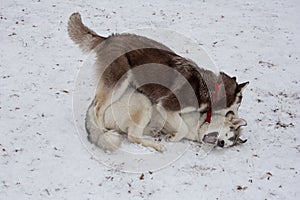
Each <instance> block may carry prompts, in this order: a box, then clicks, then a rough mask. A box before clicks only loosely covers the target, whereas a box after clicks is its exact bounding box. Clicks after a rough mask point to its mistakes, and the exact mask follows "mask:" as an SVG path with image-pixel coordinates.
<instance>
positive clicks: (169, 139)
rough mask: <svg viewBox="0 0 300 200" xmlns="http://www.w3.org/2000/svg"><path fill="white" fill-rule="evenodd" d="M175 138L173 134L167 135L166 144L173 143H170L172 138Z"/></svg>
mask: <svg viewBox="0 0 300 200" xmlns="http://www.w3.org/2000/svg"><path fill="white" fill-rule="evenodd" d="M174 137H175V134H174V133H169V134H167V136H166V141H167V142H173V141H172V138H174Z"/></svg>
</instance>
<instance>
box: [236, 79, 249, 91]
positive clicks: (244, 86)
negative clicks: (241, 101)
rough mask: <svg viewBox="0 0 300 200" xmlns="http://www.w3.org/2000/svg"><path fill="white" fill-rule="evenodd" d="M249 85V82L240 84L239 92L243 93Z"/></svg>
mask: <svg viewBox="0 0 300 200" xmlns="http://www.w3.org/2000/svg"><path fill="white" fill-rule="evenodd" d="M248 84H249V81H247V82H244V83H241V84H239V85H238V90H239V91H241V92H242V91H243V90H244V89H245V88H246V87H247V85H248Z"/></svg>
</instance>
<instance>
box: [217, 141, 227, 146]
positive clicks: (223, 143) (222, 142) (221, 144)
mask: <svg viewBox="0 0 300 200" xmlns="http://www.w3.org/2000/svg"><path fill="white" fill-rule="evenodd" d="M217 145H218V146H219V147H224V145H225V142H224V140H218V143H217Z"/></svg>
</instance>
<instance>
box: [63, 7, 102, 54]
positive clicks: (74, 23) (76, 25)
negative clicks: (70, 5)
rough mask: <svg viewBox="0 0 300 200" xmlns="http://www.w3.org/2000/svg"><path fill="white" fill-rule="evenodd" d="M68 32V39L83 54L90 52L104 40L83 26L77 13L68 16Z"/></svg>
mask: <svg viewBox="0 0 300 200" xmlns="http://www.w3.org/2000/svg"><path fill="white" fill-rule="evenodd" d="M68 32H69V36H70V38H71V39H72V40H73V41H74V42H75V44H79V47H80V48H81V49H82V51H84V52H90V51H91V50H93V49H94V48H95V47H96V46H97V45H98V44H100V43H101V42H103V41H104V40H105V39H106V38H105V37H101V36H100V35H98V34H97V33H95V32H94V31H93V30H91V29H89V28H88V27H87V26H85V25H84V24H83V23H82V20H81V16H80V14H79V13H73V14H72V15H71V16H70V19H69V22H68Z"/></svg>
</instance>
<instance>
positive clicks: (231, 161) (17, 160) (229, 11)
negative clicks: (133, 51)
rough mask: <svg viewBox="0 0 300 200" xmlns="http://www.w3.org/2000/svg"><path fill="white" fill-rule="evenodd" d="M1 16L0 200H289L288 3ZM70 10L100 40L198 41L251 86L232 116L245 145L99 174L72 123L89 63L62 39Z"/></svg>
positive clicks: (296, 40)
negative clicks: (131, 34)
mask: <svg viewBox="0 0 300 200" xmlns="http://www.w3.org/2000/svg"><path fill="white" fill-rule="evenodd" d="M0 9H1V11H0V45H1V53H0V57H1V62H0V88H1V90H0V127H1V132H0V134H1V137H0V150H1V154H0V199H187V198H189V199H297V198H299V196H300V192H299V190H298V187H299V185H300V177H299V170H300V157H299V153H300V144H299V139H300V138H299V129H300V127H299V126H300V125H299V115H300V110H299V104H300V94H299V93H300V91H299V90H300V87H299V84H300V83H299V81H300V78H299V77H300V68H299V59H300V52H299V50H300V31H299V30H300V22H299V18H300V14H299V11H300V5H299V4H298V2H297V1H292V0H288V1H278V0H275V1H269V2H267V1H258V0H256V1H249V2H247V3H246V2H240V1H231V2H228V1H226V2H225V1H221V0H220V1H211V2H206V1H191V2H189V3H186V2H185V1H152V2H151V3H150V2H147V3H145V2H143V1H130V3H129V2H128V3H126V2H124V1H118V2H117V1H94V2H87V1H74V2H73V1H45V2H44V1H39V0H36V1H27V2H26V1H1V4H0ZM75 11H78V12H80V13H81V14H82V16H83V19H84V22H85V23H86V24H88V25H89V26H90V27H92V28H94V29H95V30H96V31H97V32H98V33H100V34H102V35H109V34H111V33H115V32H123V31H126V30H128V29H138V28H144V27H152V28H167V29H169V30H174V31H178V32H180V33H181V34H183V35H185V36H187V37H190V38H192V39H195V40H197V41H199V45H200V46H201V47H202V48H204V49H206V50H207V52H208V53H209V54H210V56H211V57H212V59H213V60H214V62H215V63H216V65H217V66H218V67H219V68H220V69H221V70H223V71H225V72H227V73H228V74H230V75H235V76H237V77H238V80H239V81H240V82H243V81H248V80H249V81H250V85H249V86H248V88H247V89H246V90H245V92H244V94H243V96H244V98H243V102H242V107H241V109H240V116H241V117H243V118H245V119H246V120H247V121H248V126H247V127H245V128H244V129H243V136H244V137H246V138H248V142H247V143H246V144H244V145H240V146H237V147H234V148H230V149H225V150H224V149H223V150H218V149H215V150H213V151H212V152H210V154H209V155H208V156H206V157H204V158H203V157H199V155H198V154H197V153H196V150H195V148H190V149H189V150H188V151H187V152H186V153H185V154H184V156H183V157H181V158H180V159H179V160H178V161H176V162H175V163H173V164H171V165H170V166H168V167H167V168H164V169H162V170H159V171H154V172H148V171H145V172H143V173H138V174H136V173H123V172H120V171H117V170H112V169H110V168H107V167H105V166H103V165H101V164H100V163H98V162H97V161H96V160H95V159H94V158H92V157H91V154H90V153H89V152H88V151H87V150H86V149H85V147H84V146H83V145H82V143H81V141H80V139H79V137H78V135H77V133H76V130H75V128H74V127H75V125H74V122H73V116H72V90H73V88H74V84H75V80H76V75H77V73H78V71H79V69H80V67H81V66H82V63H83V61H84V60H85V59H86V58H87V56H86V55H83V54H82V53H81V52H80V50H79V49H78V47H76V46H75V45H74V44H73V42H72V41H71V40H70V39H69V38H68V35H67V30H66V26H67V21H68V18H69V16H70V14H71V13H73V12H75ZM174 42H176V41H174ZM174 145H175V144H174Z"/></svg>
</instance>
